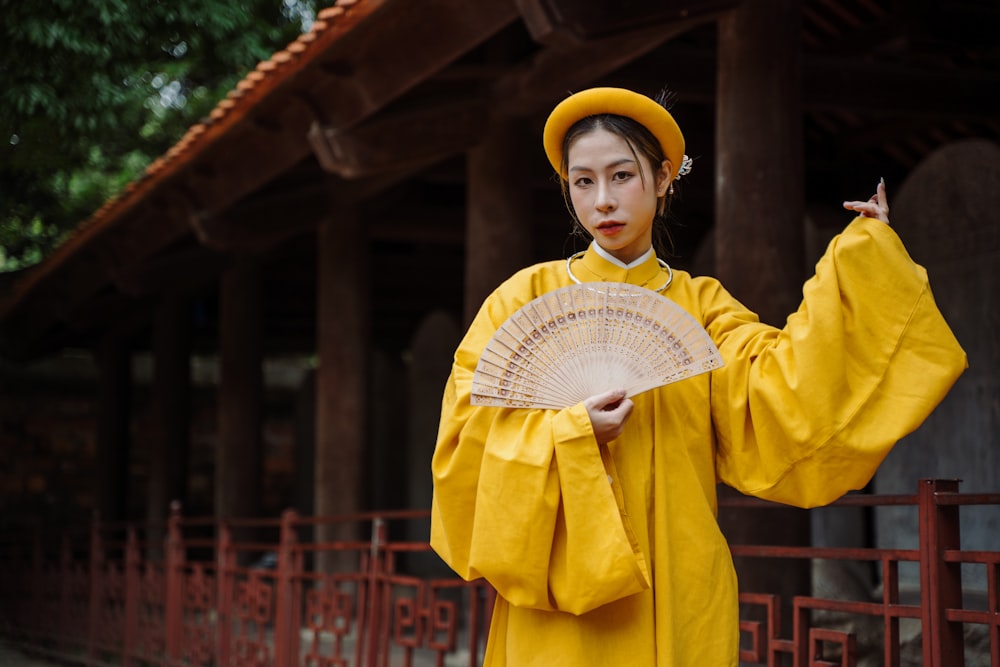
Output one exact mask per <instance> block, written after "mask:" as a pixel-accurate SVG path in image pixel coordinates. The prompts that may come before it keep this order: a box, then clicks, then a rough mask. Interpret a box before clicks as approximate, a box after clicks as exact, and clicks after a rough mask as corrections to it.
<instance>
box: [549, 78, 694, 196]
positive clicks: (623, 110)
mask: <svg viewBox="0 0 1000 667" xmlns="http://www.w3.org/2000/svg"><path fill="white" fill-rule="evenodd" d="M599 114H614V115H616V116H625V117H626V118H631V119H632V120H634V121H636V122H637V123H640V124H641V125H642V126H644V127H645V128H646V129H647V130H649V131H650V132H651V133H652V134H653V136H654V137H656V139H657V141H659V142H660V147H661V148H662V149H663V154H664V155H665V156H667V159H668V160H670V165H671V173H670V179H671V180H673V179H675V178H677V174H678V171H679V170H680V169H681V165H682V163H683V162H684V135H683V134H681V128H680V127H678V125H677V121H675V120H674V117H673V116H671V115H670V112H669V111H667V110H666V109H664V108H663V107H662V106H661V105H660V104H658V103H657V102H655V101H654V100H652V99H650V98H648V97H646V96H645V95H641V94H639V93H634V92H632V91H631V90H625V89H624V88H590V89H589V90H583V91H581V92H579V93H575V94H573V95H570V96H569V97H567V98H566V99H565V100H563V101H562V102H560V103H559V104H557V105H556V108H555V109H553V110H552V113H550V114H549V119H548V120H547V121H545V130H544V131H543V132H542V145H543V146H544V147H545V154H546V155H547V156H548V158H549V162H550V163H552V168H553V169H555V170H556V172H557V173H559V174H560V175H561V176H562V177H564V178H565V176H566V175H565V174H563V173H562V159H563V154H562V149H563V138H564V137H565V136H566V133H567V132H568V131H569V128H571V127H573V124H574V123H576V122H577V121H578V120H582V119H583V118H586V117H587V116H596V115H599Z"/></svg>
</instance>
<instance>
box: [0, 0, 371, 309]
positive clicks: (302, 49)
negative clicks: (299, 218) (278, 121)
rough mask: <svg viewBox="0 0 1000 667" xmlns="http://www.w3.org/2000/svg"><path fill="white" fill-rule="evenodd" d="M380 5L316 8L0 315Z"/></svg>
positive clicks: (22, 285) (25, 283)
mask: <svg viewBox="0 0 1000 667" xmlns="http://www.w3.org/2000/svg"><path fill="white" fill-rule="evenodd" d="M382 3H383V0H336V2H335V4H334V5H333V6H330V7H327V8H325V9H323V10H321V11H320V12H319V14H318V15H317V17H316V21H315V22H313V24H312V27H311V28H310V30H309V31H308V32H305V33H303V34H301V35H299V37H298V38H297V39H296V40H295V41H293V42H292V43H291V44H289V45H288V46H286V47H285V48H284V49H282V50H281V51H278V52H276V53H274V54H273V55H272V56H271V57H270V58H268V59H267V60H264V61H261V62H260V63H258V64H257V67H256V68H254V69H253V70H251V71H250V72H249V73H247V75H246V76H244V77H243V79H242V80H240V81H239V82H238V83H237V84H236V87H235V88H233V89H232V90H231V91H229V93H228V95H226V97H225V98H224V99H222V100H220V101H219V103H218V104H216V106H215V108H214V109H213V110H212V111H211V113H210V114H209V115H208V117H207V118H205V119H204V120H202V121H201V122H199V123H196V124H195V125H193V126H191V127H190V128H189V129H188V130H187V132H186V133H185V134H184V136H183V137H181V139H180V140H179V141H178V142H177V143H176V144H174V145H173V146H172V147H171V148H170V149H169V150H168V151H167V152H166V153H164V154H163V155H162V156H160V157H159V158H157V159H156V160H154V161H153V162H152V163H150V164H149V166H147V167H146V169H145V172H144V173H143V175H142V176H141V177H139V178H138V179H137V180H135V181H133V182H132V183H130V184H129V185H127V186H126V187H125V188H124V189H123V190H122V191H121V192H120V193H119V194H117V195H116V196H114V197H112V198H111V199H109V200H108V201H107V202H105V203H104V205H103V206H101V207H100V208H99V209H98V210H97V211H95V212H94V213H93V214H92V215H91V216H90V217H89V218H88V219H86V220H85V221H83V222H82V223H80V225H79V226H78V227H77V228H76V229H75V230H74V232H73V233H72V234H71V235H70V236H69V238H68V239H67V240H66V241H65V242H64V243H63V244H61V245H60V246H59V247H58V248H56V250H55V251H54V252H53V253H52V255H50V256H49V257H48V258H46V259H45V260H43V261H42V262H41V263H40V264H38V265H36V266H35V267H32V268H31V269H29V270H28V271H26V273H25V275H24V277H23V278H22V279H21V280H19V281H18V282H16V283H15V284H14V285H13V286H12V288H11V291H10V294H9V295H8V298H7V299H6V300H5V302H2V303H0V318H3V317H4V316H5V315H6V314H7V313H8V312H10V311H11V310H12V309H13V308H15V307H16V306H17V305H18V304H19V303H20V302H21V301H22V300H23V299H25V298H26V297H27V295H28V294H29V293H30V292H31V291H32V290H33V289H34V288H35V287H36V286H37V285H38V283H39V282H41V281H42V280H43V279H44V278H45V277H46V276H47V275H49V274H51V273H52V272H53V271H54V270H55V269H57V268H58V267H59V266H60V265H61V264H63V263H64V262H65V261H66V260H68V259H69V258H70V257H72V256H73V255H74V253H76V252H77V251H78V250H79V249H80V248H81V247H82V246H84V245H86V244H87V243H88V242H89V241H91V240H92V239H94V238H96V237H97V236H99V235H100V234H102V233H104V232H106V231H108V230H109V229H110V228H112V227H113V225H114V223H115V221H116V220H117V219H119V217H120V216H121V215H122V214H124V213H125V212H127V211H128V210H129V209H130V208H131V207H133V206H134V205H136V204H137V203H139V202H140V201H141V200H142V199H143V197H145V196H146V195H147V194H148V193H149V192H150V191H152V190H153V189H154V188H155V187H156V186H157V185H158V184H159V183H160V182H162V181H164V180H165V179H167V178H168V177H170V176H171V175H173V174H176V173H178V172H179V171H180V170H182V169H184V168H185V167H186V166H188V165H190V164H191V162H192V161H193V160H194V159H195V158H196V157H197V156H198V155H199V154H201V153H202V152H204V151H205V150H207V149H208V148H209V147H211V145H212V144H213V143H214V142H215V141H216V140H217V139H219V138H220V137H221V136H223V135H224V134H225V133H227V132H228V131H230V130H231V129H233V128H234V127H236V126H237V125H239V124H240V123H241V122H243V121H244V120H245V119H246V116H247V113H248V111H249V110H250V109H251V108H252V107H253V106H254V105H255V104H256V103H258V102H259V101H260V100H262V99H264V98H265V97H266V96H268V95H269V94H270V93H272V92H273V91H274V90H275V89H276V88H277V87H278V86H279V85H281V83H283V82H284V81H285V80H287V79H288V78H290V77H292V76H293V75H294V74H295V73H296V72H299V71H301V70H302V69H303V68H304V67H305V66H307V65H308V64H309V63H311V62H312V61H313V60H314V59H315V58H316V57H317V56H318V55H320V54H321V53H322V52H323V50H324V49H325V48H327V47H328V46H329V45H330V44H331V43H333V42H335V41H336V40H337V39H339V38H340V37H342V36H343V35H344V34H345V33H347V32H348V31H349V30H350V29H351V28H352V27H354V26H355V25H356V24H357V23H358V22H359V21H360V20H361V19H363V18H364V17H365V16H368V15H370V14H371V13H372V12H373V11H375V10H376V9H377V8H378V7H379V6H380V5H381V4H382Z"/></svg>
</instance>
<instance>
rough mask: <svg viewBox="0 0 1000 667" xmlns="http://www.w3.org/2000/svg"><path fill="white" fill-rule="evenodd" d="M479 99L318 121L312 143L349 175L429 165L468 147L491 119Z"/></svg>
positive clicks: (328, 163) (328, 166)
mask: <svg viewBox="0 0 1000 667" xmlns="http://www.w3.org/2000/svg"><path fill="white" fill-rule="evenodd" d="M488 118H489V111H488V110H487V108H486V106H485V105H484V104H483V103H482V102H481V101H479V100H477V99H465V100H459V101H452V102H443V103H440V104H437V105H435V106H433V107H426V108H418V109H410V110H406V111H403V112H399V113H393V114H389V115H382V116H376V117H375V118H372V119H371V120H369V121H367V122H365V123H363V124H362V125H359V126H355V127H353V128H347V129H338V128H337V127H336V126H331V125H326V124H321V123H319V122H314V123H313V124H312V127H311V128H310V130H309V143H310V144H311V145H312V148H313V151H314V152H315V154H316V158H317V160H318V161H319V163H320V166H322V167H323V169H324V170H326V171H328V172H330V173H333V174H337V175H339V176H341V177H343V178H346V179H357V178H361V177H364V176H372V175H377V174H380V173H382V172H385V171H388V170H397V169H401V168H402V169H406V168H413V167H418V166H423V165H427V164H429V163H433V162H436V161H438V160H440V159H443V158H445V157H448V156H450V155H454V154H455V153H460V152H463V151H465V150H468V149H469V148H470V147H471V146H473V145H474V144H476V143H477V142H478V141H479V140H480V138H481V137H482V135H483V132H484V129H485V127H486V126H487V125H488V124H489V122H488Z"/></svg>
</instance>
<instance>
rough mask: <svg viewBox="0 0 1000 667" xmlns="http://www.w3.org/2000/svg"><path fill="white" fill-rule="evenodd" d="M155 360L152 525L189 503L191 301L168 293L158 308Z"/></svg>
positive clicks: (149, 496)
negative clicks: (173, 505)
mask: <svg viewBox="0 0 1000 667" xmlns="http://www.w3.org/2000/svg"><path fill="white" fill-rule="evenodd" d="M153 358H154V376H153V387H152V405H153V414H152V420H151V422H150V431H149V439H148V443H149V448H150V452H149V481H148V482H147V489H146V493H147V500H146V508H147V520H148V521H149V523H150V524H151V525H153V524H158V525H162V524H163V523H164V522H165V521H166V519H167V515H168V514H169V508H170V503H171V502H172V501H174V500H179V501H181V503H183V502H184V501H185V500H186V494H187V484H186V480H187V463H188V453H189V450H190V445H191V308H190V302H189V301H188V299H187V298H185V297H183V296H180V295H176V294H167V295H165V296H164V297H163V299H162V301H161V302H160V303H159V304H158V305H157V308H156V313H155V316H154V319H153ZM182 507H183V505H182Z"/></svg>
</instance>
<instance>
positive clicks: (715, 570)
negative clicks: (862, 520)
mask: <svg viewBox="0 0 1000 667" xmlns="http://www.w3.org/2000/svg"><path fill="white" fill-rule="evenodd" d="M573 270H574V273H575V274H576V275H577V277H578V278H580V279H581V280H584V281H593V280H607V281H624V282H631V283H636V284H649V285H652V286H658V285H659V284H661V283H662V277H663V274H662V273H661V272H660V270H659V268H658V267H657V265H656V260H655V258H654V259H650V260H649V261H648V262H646V263H644V264H643V265H641V266H639V267H636V268H634V269H631V270H626V269H622V268H619V267H616V266H614V265H612V264H611V263H610V262H607V261H606V260H604V259H602V258H601V257H599V256H598V255H597V254H596V253H595V252H593V250H590V251H588V252H587V253H586V255H584V257H583V258H582V259H581V260H579V261H577V262H576V263H575V264H574V266H573ZM658 281H659V282H658ZM567 284H569V278H568V276H567V274H566V268H565V263H564V262H561V261H559V262H549V263H544V264H539V265H536V266H534V267H530V268H528V269H525V270H523V271H521V272H519V273H517V274H516V275H514V276H513V277H512V278H510V279H509V280H508V281H507V282H506V283H504V284H503V285H502V286H501V287H499V288H498V289H497V290H496V291H495V292H494V294H492V295H491V296H490V297H489V298H488V299H487V301H486V302H485V303H484V304H483V307H482V309H481V311H480V312H479V314H478V316H477V317H476V319H475V321H474V322H473V324H472V326H471V327H470V329H469V331H468V334H467V335H466V337H465V339H464V340H463V341H462V343H461V345H460V346H459V348H458V350H457V352H456V355H455V364H454V368H453V371H452V374H451V378H450V379H449V381H448V384H447V387H446V390H445V395H444V401H443V407H442V415H441V425H440V432H439V439H438V443H437V449H436V451H435V454H434V459H433V464H432V468H433V474H434V482H435V490H434V503H433V511H432V523H431V544H432V546H433V547H434V549H435V550H436V551H437V552H438V553H439V554H440V555H441V557H442V558H443V559H444V560H445V561H446V562H447V563H448V564H449V565H450V566H451V567H452V568H453V569H454V570H455V571H456V572H457V573H458V574H459V575H461V576H462V577H464V578H466V579H474V578H478V577H485V578H486V579H487V580H488V581H489V582H490V583H491V584H492V585H493V586H494V587H495V588H496V589H497V591H498V593H499V597H498V600H497V605H496V608H495V611H494V617H493V624H492V627H491V630H490V638H489V643H488V648H487V657H486V665H489V666H492V667H496V666H503V665H510V666H514V667H526V666H531V665H540V666H541V665H544V666H545V667H556V666H559V665H566V666H572V667H578V666H582V665H615V666H619V665H622V666H623V665H628V666H629V667H653V666H656V667H682V666H683V667H695V666H697V667H702V666H705V665H712V666H718V665H736V663H737V651H738V626H737V615H738V607H737V586H736V576H735V573H734V570H733V565H732V560H731V557H730V554H729V548H728V546H727V545H726V542H725V540H724V538H723V536H722V534H721V532H720V530H719V528H718V524H717V522H716V514H717V501H716V485H717V483H718V482H725V483H727V484H729V485H731V486H733V487H735V488H736V489H739V490H741V491H743V492H745V493H750V494H754V495H757V496H760V497H762V498H769V499H773V500H778V501H781V502H785V503H790V504H793V505H798V506H802V507H811V506H816V505H822V504H825V503H828V502H831V501H833V500H835V499H836V498H837V497H839V496H840V495H842V494H843V493H845V492H846V491H848V490H851V489H857V488H860V487H862V486H864V485H865V484H866V483H867V482H868V480H869V479H870V478H871V476H872V474H873V473H874V471H875V469H876V467H877V466H878V464H879V463H880V462H881V461H882V459H883V457H884V456H885V455H886V454H887V452H888V451H889V449H890V448H891V447H892V445H893V444H894V443H895V442H896V441H897V440H898V439H899V438H900V437H902V436H904V435H905V434H907V433H908V432H910V431H911V430H913V429H914V428H916V427H917V426H918V425H919V424H920V423H921V421H922V420H923V419H924V418H925V417H926V416H927V414H928V413H929V412H930V411H931V410H932V409H933V408H934V406H935V405H937V403H938V402H939V401H940V400H941V399H942V398H943V397H944V395H945V394H946V392H947V391H948V389H949V388H950V386H951V385H952V383H953V382H954V381H955V379H956V378H957V377H958V376H959V374H960V373H961V372H962V370H963V369H964V368H965V367H966V359H965V354H964V352H963V351H962V349H961V348H960V347H959V345H958V343H957V341H955V339H954V336H953V335H952V333H951V331H950V329H949V328H948V326H947V324H946V323H945V322H944V320H943V318H942V317H941V315H940V313H939V312H938V309H937V307H936V305H935V303H934V300H933V297H932V295H931V292H930V288H929V285H928V282H927V277H926V274H925V271H924V270H923V268H921V267H919V266H917V265H916V264H914V263H913V262H912V261H911V260H910V258H909V256H908V255H907V254H906V251H905V249H904V248H903V246H902V244H901V243H900V241H899V239H898V237H897V236H896V234H895V233H894V232H893V231H892V229H891V228H890V227H889V226H888V225H885V224H884V223H882V222H880V221H877V220H872V219H868V218H858V219H856V220H854V222H852V223H851V225H850V226H849V227H848V228H847V229H846V230H845V231H844V232H843V233H842V234H841V235H840V236H838V237H837V238H836V239H834V241H833V242H832V243H831V244H830V247H829V248H828V250H827V252H826V254H825V255H824V257H823V258H822V260H821V261H820V262H819V264H818V265H817V268H816V275H815V276H814V277H813V278H811V279H810V280H809V281H808V282H807V283H806V285H805V287H804V299H803V302H802V305H801V307H800V308H799V310H798V311H797V312H796V313H794V314H793V315H792V316H791V317H789V319H788V322H787V325H786V326H785V328H784V329H782V330H778V329H775V328H773V327H770V326H766V325H764V324H761V323H760V322H758V319H757V317H756V316H755V315H754V314H753V313H751V312H750V311H748V310H747V309H746V308H744V307H743V306H741V305H740V304H739V303H738V302H737V301H736V300H734V299H733V298H732V297H731V296H730V295H729V294H728V293H727V292H726V291H725V290H724V289H723V287H722V286H721V285H720V284H719V283H718V281H716V280H714V279H711V278H695V277H692V276H690V275H689V274H687V273H685V272H683V271H677V270H675V271H674V282H673V284H672V285H671V287H670V288H669V289H668V290H667V292H666V295H667V296H668V297H669V298H671V299H673V300H674V301H676V302H677V303H678V304H679V305H681V306H682V307H683V308H685V309H686V310H687V311H688V312H690V313H691V314H692V315H693V316H695V317H696V318H698V319H699V320H700V321H701V322H702V323H703V324H704V326H705V328H706V329H707V330H708V332H709V333H710V334H711V336H712V338H713V339H714V340H715V342H716V344H717V345H718V347H719V350H720V352H721V354H722V357H723V359H724V361H725V364H726V365H725V367H724V368H722V369H719V370H717V371H714V372H713V373H711V374H706V375H700V376H697V377H694V378H690V379H688V380H684V381H682V382H679V383H675V384H672V385H668V386H666V387H662V388H660V389H656V390H653V391H649V392H646V393H644V394H641V395H639V396H637V397H635V398H634V401H635V410H634V412H633V414H632V416H631V419H630V420H629V421H628V423H627V425H626V428H625V431H624V433H623V434H622V435H621V437H619V438H618V439H617V440H615V441H613V442H611V443H608V445H607V446H606V447H598V445H597V443H596V441H595V440H594V437H593V433H592V431H591V427H590V420H589V419H588V417H587V413H586V410H585V409H584V408H583V406H582V405H576V406H574V407H572V408H568V409H565V410H561V411H553V410H529V409H501V408H492V407H476V408H474V407H471V406H470V404H469V391H470V385H471V380H472V375H473V372H474V370H475V367H476V362H477V359H478V356H479V354H480V352H481V350H482V349H483V347H484V346H485V345H486V342H487V341H488V340H489V338H490V337H491V336H492V334H493V331H494V330H495V329H496V327H497V326H498V325H499V324H500V323H501V322H503V321H504V320H505V319H506V318H507V316H508V315H510V314H511V313H513V312H514V311H515V310H517V309H518V308H520V307H521V306H522V305H524V304H525V303H527V302H528V301H530V300H531V299H533V298H534V297H536V296H538V295H540V294H542V293H544V292H547V291H550V290H553V289H556V288H559V287H562V286H564V285H567Z"/></svg>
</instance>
